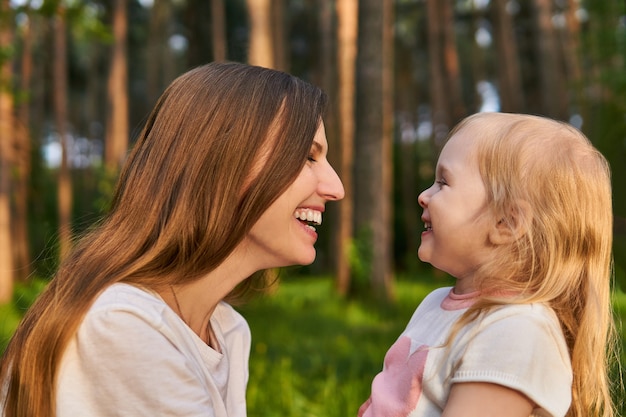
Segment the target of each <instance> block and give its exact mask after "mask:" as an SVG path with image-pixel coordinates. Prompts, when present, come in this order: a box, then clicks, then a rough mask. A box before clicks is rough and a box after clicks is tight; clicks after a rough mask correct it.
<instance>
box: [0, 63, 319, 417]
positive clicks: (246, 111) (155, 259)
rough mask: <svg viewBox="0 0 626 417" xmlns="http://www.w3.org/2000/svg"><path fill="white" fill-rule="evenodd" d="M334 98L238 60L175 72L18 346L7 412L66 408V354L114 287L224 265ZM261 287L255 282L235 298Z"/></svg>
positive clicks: (5, 372) (6, 360)
mask: <svg viewBox="0 0 626 417" xmlns="http://www.w3.org/2000/svg"><path fill="white" fill-rule="evenodd" d="M325 104H326V96H325V94H324V93H323V92H322V91H321V90H320V89H318V88H317V87H314V86H312V85H310V84H308V83H306V82H304V81H301V80H299V79H298V78H296V77H293V76H291V75H288V74H285V73H282V72H279V71H274V70H270V69H265V68H260V67H254V66H248V65H244V64H238V63H212V64H209V65H205V66H202V67H198V68H196V69H193V70H191V71H189V72H187V73H185V74H183V75H182V76H180V77H179V78H177V79H176V80H174V82H173V83H172V84H171V85H170V86H169V87H168V88H167V90H166V91H165V92H164V93H163V95H162V96H161V98H160V99H159V101H158V102H157V104H156V106H155V108H154V109H153V111H152V113H151V114H150V116H149V118H148V120H147V123H146V125H145V127H144V129H143V131H142V132H141V134H140V137H139V138H138V140H137V143H136V144H135V146H134V147H133V150H132V152H131V153H130V155H129V157H128V160H127V162H126V164H125V167H124V168H123V170H122V172H121V174H120V178H119V181H118V184H117V188H116V191H115V195H114V198H113V202H112V206H111V210H110V212H109V214H108V215H107V216H106V217H105V218H104V219H103V221H102V222H101V223H100V224H99V225H98V226H97V227H95V228H94V229H93V230H92V231H91V232H89V233H88V234H87V235H86V236H85V237H83V239H81V241H80V242H79V243H78V245H77V247H76V248H75V250H74V251H73V253H72V254H71V255H70V256H69V258H68V259H67V260H66V261H65V262H64V263H63V264H62V265H61V266H60V268H59V270H58V271H57V273H56V275H55V277H54V278H53V279H52V280H51V282H50V283H49V285H48V287H47V288H46V290H45V291H44V292H43V293H42V294H41V295H40V297H39V298H38V299H37V301H36V302H35V303H34V304H33V306H32V307H31V308H30V309H29V311H28V312H27V313H26V315H25V317H24V319H23V320H22V322H21V324H20V326H19V328H18V329H17V331H16V332H15V334H14V336H13V338H12V340H11V342H10V343H9V346H8V347H7V350H6V351H5V353H4V356H3V358H2V363H1V367H0V381H2V382H3V384H4V390H3V392H6V399H5V401H4V410H3V412H2V415H4V416H17V417H50V416H54V415H55V392H56V391H55V379H56V376H57V371H58V368H59V364H60V361H61V358H62V355H63V353H64V350H65V348H66V346H67V344H68V342H69V340H70V339H71V338H72V337H73V336H74V334H75V333H76V331H77V328H78V326H79V325H80V322H81V320H82V319H83V317H84V315H85V314H86V312H87V310H88V309H89V307H90V306H91V304H92V303H93V301H94V300H95V298H96V297H97V296H98V295H99V294H100V293H101V292H102V291H103V290H104V289H106V288H107V287H108V286H110V285H111V284H113V283H116V282H127V283H131V284H134V285H138V286H143V287H146V288H151V289H159V288H162V287H164V286H165V285H168V284H171V283H183V282H189V281H193V280H195V279H198V278H199V277H201V276H203V275H205V274H207V273H208V272H210V271H211V270H213V269H214V268H216V267H217V266H218V265H220V263H221V262H223V261H224V259H225V258H226V257H227V256H228V255H229V254H230V253H231V252H232V251H233V249H234V248H235V247H236V246H237V244H238V243H240V242H241V240H242V239H243V238H244V237H245V235H246V233H247V232H248V231H249V230H250V228H251V227H252V226H253V225H254V223H255V222H256V221H257V219H258V218H259V217H260V215H261V214H262V213H263V212H264V211H265V210H266V208H267V207H268V206H269V205H270V204H271V203H272V202H273V201H274V200H275V199H276V198H277V197H278V196H279V195H280V194H281V193H282V192H283V191H284V190H285V189H286V188H287V187H288V185H289V184H291V183H292V182H293V180H294V179H295V178H296V176H297V175H298V173H299V172H300V170H301V169H302V167H303V166H304V164H305V162H306V158H307V156H308V154H309V151H310V148H311V144H312V142H313V137H314V135H315V132H316V130H317V128H318V126H319V124H320V122H321V117H322V113H323V110H324V107H325ZM268 149H269V151H268ZM259 164H261V169H259ZM252 173H254V174H252ZM252 285H255V284H254V283H253V279H251V278H250V279H248V280H246V281H244V283H243V284H242V285H241V286H240V287H238V288H236V290H235V291H234V292H233V293H231V298H233V297H237V296H238V295H240V294H241V293H242V292H245V290H246V286H252ZM5 390H6V391H5Z"/></svg>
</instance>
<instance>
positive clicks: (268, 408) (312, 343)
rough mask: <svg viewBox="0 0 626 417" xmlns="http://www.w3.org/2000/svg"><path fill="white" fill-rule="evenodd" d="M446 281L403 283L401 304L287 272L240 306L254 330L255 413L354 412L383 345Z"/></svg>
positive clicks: (261, 416) (251, 393)
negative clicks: (353, 295)
mask: <svg viewBox="0 0 626 417" xmlns="http://www.w3.org/2000/svg"><path fill="white" fill-rule="evenodd" d="M442 284H443V283H442V282H434V281H433V280H432V279H431V280H429V281H428V282H413V283H408V282H403V281H401V282H399V283H398V284H397V286H396V291H395V293H396V301H397V302H396V303H394V304H393V305H381V304H379V303H376V302H374V301H370V302H368V301H345V300H342V299H341V298H340V297H338V296H337V295H336V294H335V292H334V290H333V283H332V280H331V279H329V278H303V277H290V278H287V279H284V280H283V282H281V283H280V285H279V286H278V289H277V291H276V292H275V293H274V294H272V295H271V296H267V297H264V298H261V299H258V300H256V301H254V302H252V303H250V304H248V305H246V306H245V307H243V308H240V309H239V310H240V311H241V312H242V313H243V314H244V316H245V317H246V319H247V320H248V322H249V324H250V328H251V330H252V352H251V357H250V383H249V389H248V410H249V411H248V415H249V416H250V417H274V416H281V417H289V416H294V417H295V416H304V417H309V416H310V417H313V416H319V417H321V416H323V417H334V416H337V417H339V416H341V417H345V416H356V414H357V411H358V408H359V406H360V405H361V404H362V403H363V402H364V401H365V400H367V398H368V397H369V390H370V385H371V382H372V379H373V378H374V376H375V375H376V374H377V373H378V372H379V371H380V369H381V366H382V361H383V357H384V354H385V352H386V351H387V349H388V348H389V346H391V344H392V343H393V342H394V341H395V339H396V338H397V337H398V336H399V334H400V333H401V331H402V330H403V329H404V327H405V326H406V324H407V322H408V320H409V319H410V317H411V315H412V313H413V311H414V309H415V307H416V306H417V304H418V303H419V302H420V301H421V300H422V299H423V297H424V296H425V295H426V294H427V293H428V292H430V291H431V290H432V289H433V288H436V287H437V286H441V285H442Z"/></svg>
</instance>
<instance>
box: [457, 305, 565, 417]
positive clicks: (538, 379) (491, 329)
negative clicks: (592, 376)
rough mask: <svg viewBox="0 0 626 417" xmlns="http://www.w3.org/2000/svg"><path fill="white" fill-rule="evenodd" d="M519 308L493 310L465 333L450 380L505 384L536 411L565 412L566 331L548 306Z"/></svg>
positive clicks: (540, 413) (545, 413)
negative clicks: (472, 329) (533, 406)
mask: <svg viewBox="0 0 626 417" xmlns="http://www.w3.org/2000/svg"><path fill="white" fill-rule="evenodd" d="M520 308H521V309H520V310H519V311H518V310H517V309H515V308H513V309H508V310H509V311H507V309H506V308H504V309H501V310H500V311H495V312H492V313H490V314H488V315H487V316H486V317H484V318H483V319H482V322H481V323H480V325H479V326H478V327H477V328H476V329H475V332H474V334H467V338H468V340H467V342H466V345H465V346H464V351H463V353H462V355H461V357H462V359H461V361H460V362H459V366H458V368H457V369H456V371H455V372H454V375H453V377H452V380H451V382H452V383H460V382H489V383H494V384H498V385H503V386H506V387H508V388H511V389H514V390H517V391H519V392H521V393H523V394H525V395H526V396H527V397H529V398H530V399H531V400H532V401H533V402H534V403H535V404H536V407H537V410H535V413H536V415H542V416H564V415H565V414H566V412H567V410H568V408H569V406H570V403H571V386H572V370H571V364H570V359H569V354H568V351H567V346H566V344H565V340H564V337H563V334H562V332H561V330H560V328H559V326H558V322H556V319H555V318H554V317H553V316H551V315H550V313H549V311H548V310H547V309H546V308H545V307H541V306H537V305H527V306H520ZM510 310H512V311H510Z"/></svg>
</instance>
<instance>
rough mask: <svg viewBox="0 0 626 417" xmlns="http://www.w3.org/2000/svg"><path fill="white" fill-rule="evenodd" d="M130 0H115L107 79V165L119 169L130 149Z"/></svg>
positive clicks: (112, 168) (109, 167) (112, 169)
mask: <svg viewBox="0 0 626 417" xmlns="http://www.w3.org/2000/svg"><path fill="white" fill-rule="evenodd" d="M127 32H128V18H127V1H126V0H115V7H114V11H113V36H114V43H113V51H112V52H113V53H112V58H111V72H110V74H109V82H108V97H109V112H108V123H107V137H106V142H105V165H106V166H107V168H108V169H109V170H111V171H112V172H118V171H119V169H120V167H121V166H122V164H123V163H124V160H125V159H126V152H127V151H128V92H127V91H128V68H127V65H128V64H127V57H126V36H127Z"/></svg>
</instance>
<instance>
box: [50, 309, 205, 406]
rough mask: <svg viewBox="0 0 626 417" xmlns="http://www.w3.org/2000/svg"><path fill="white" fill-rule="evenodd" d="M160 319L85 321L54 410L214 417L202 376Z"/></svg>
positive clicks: (122, 312) (94, 315)
mask: <svg viewBox="0 0 626 417" xmlns="http://www.w3.org/2000/svg"><path fill="white" fill-rule="evenodd" d="M158 319H159V317H158V316H157V315H147V314H141V313H140V312H134V311H132V310H128V309H112V310H111V309H109V310H101V311H95V312H94V311H92V312H90V313H89V314H88V315H87V316H86V318H85V320H84V321H83V323H82V324H81V326H80V329H79V332H78V335H77V340H76V343H72V344H71V345H70V347H69V348H68V351H67V352H66V354H65V357H64V362H65V364H64V365H65V367H64V368H63V369H61V372H62V375H61V376H62V381H63V384H64V385H62V386H59V394H60V395H59V396H58V407H59V408H58V409H59V410H63V411H64V412H63V415H82V416H92V415H93V416H101V417H102V416H156V415H158V416H170V417H173V416H185V417H191V416H203V417H212V416H214V415H215V413H214V411H215V410H214V405H213V404H212V400H211V398H210V396H209V395H207V391H206V389H204V388H203V386H202V384H199V383H198V380H201V379H202V376H200V375H198V371H197V370H195V369H194V367H193V366H192V365H191V364H190V363H189V362H188V359H187V358H186V356H185V355H183V354H182V353H181V352H180V351H179V350H178V348H177V347H176V346H175V344H174V343H172V342H171V341H170V338H168V335H167V331H166V330H167V329H166V327H165V326H164V325H163V323H162V322H161V323H160V322H159V320H158ZM72 412H76V413H77V414H72Z"/></svg>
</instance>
